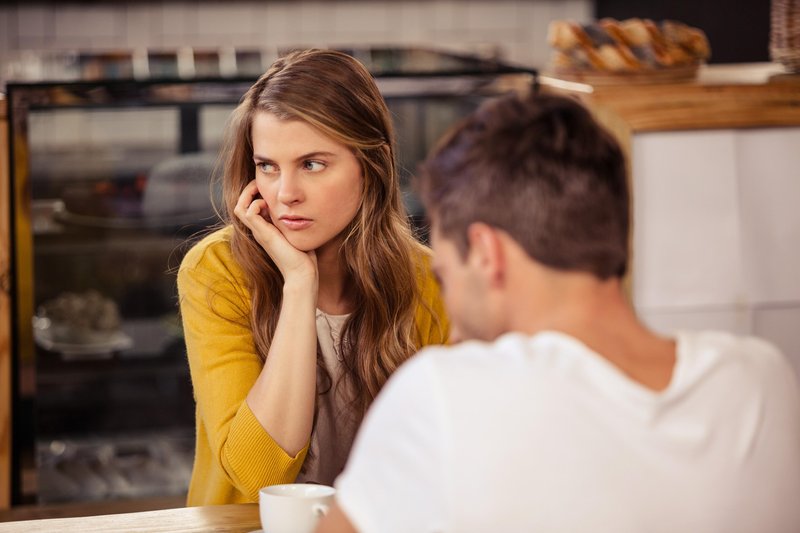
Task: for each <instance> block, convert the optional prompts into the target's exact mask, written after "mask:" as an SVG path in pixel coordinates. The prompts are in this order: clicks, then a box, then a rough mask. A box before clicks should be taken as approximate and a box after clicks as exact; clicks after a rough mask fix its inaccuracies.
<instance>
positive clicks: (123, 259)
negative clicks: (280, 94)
mask: <svg viewBox="0 0 800 533" xmlns="http://www.w3.org/2000/svg"><path fill="white" fill-rule="evenodd" d="M346 51H347V52H348V53H351V54H352V55H354V56H356V57H358V58H359V59H360V60H362V61H363V62H364V63H365V64H366V65H367V66H368V68H369V69H370V70H371V72H373V74H374V75H375V77H376V79H377V80H378V84H379V86H380V88H381V91H382V92H383V94H384V96H385V97H386V99H387V102H388V104H389V107H390V109H391V111H392V115H393V117H394V118H395V121H396V127H397V132H398V141H399V146H398V153H399V159H400V166H401V168H402V169H403V170H402V171H403V186H404V187H407V185H408V177H409V176H410V174H411V172H412V171H413V170H414V168H415V167H416V165H417V163H418V162H419V161H420V160H421V159H422V158H423V157H424V155H425V153H426V152H427V150H428V148H429V147H430V145H431V144H432V143H433V142H434V141H435V140H436V139H437V138H438V137H439V136H440V135H441V134H442V133H443V131H444V130H445V129H446V128H447V127H449V126H450V125H451V124H452V123H454V122H455V121H456V120H457V119H459V118H460V117H462V116H464V115H465V114H466V113H468V112H470V111H471V110H472V109H474V108H475V107H476V106H477V105H478V104H479V103H480V102H481V101H482V100H484V99H485V98H487V97H490V96H493V95H497V94H500V93H503V92H506V91H509V90H525V89H526V88H528V87H530V85H531V84H532V83H535V79H536V73H535V72H534V71H532V70H528V69H520V68H515V67H511V66H508V65H502V64H498V63H494V62H488V61H483V60H479V59H475V58H469V57H463V56H457V55H453V54H445V53H440V52H435V51H429V50H396V49H359V50H346ZM253 81H254V79H253V78H252V77H233V78H225V79H223V78H218V79H213V78H205V79H172V80H170V79H148V80H122V79H117V80H93V81H73V82H68V83H58V82H39V83H17V84H14V83H11V84H9V86H8V101H9V123H10V127H9V131H10V135H9V151H10V154H11V179H10V182H11V183H10V185H11V191H10V197H11V198H12V213H11V222H12V232H11V234H12V239H11V240H12V254H13V255H12V257H13V269H12V274H13V275H12V276H11V280H10V281H11V295H12V310H13V327H12V333H13V335H12V336H13V339H12V344H11V351H12V361H13V372H12V378H13V379H12V381H13V384H12V385H13V386H12V388H13V406H12V407H13V409H12V414H13V433H12V434H13V447H12V460H11V462H12V503H13V504H22V503H56V502H75V501H89V500H103V499H115V498H140V497H141V498H144V497H158V496H169V495H181V494H183V493H184V491H185V490H186V487H187V483H188V479H189V476H190V469H191V464H192V458H193V449H194V448H193V447H194V440H193V439H194V402H193V398H192V390H191V382H190V378H189V371H188V365H187V363H186V354H185V347H184V342H183V338H182V333H181V327H180V321H179V317H178V306H177V295H176V289H175V273H176V269H177V267H178V265H179V264H180V261H181V258H182V257H183V254H184V253H185V251H186V250H187V248H188V246H189V245H190V243H191V242H192V240H193V238H195V237H197V236H198V235H200V234H202V232H203V231H204V230H206V229H208V228H209V227H210V226H212V225H214V224H215V223H217V217H216V215H215V210H214V205H213V204H214V202H213V200H214V198H216V197H218V194H219V192H218V190H217V188H216V186H214V185H213V183H214V181H213V180H212V179H211V178H212V176H213V175H214V172H215V167H216V161H217V156H218V150H219V147H220V143H221V140H222V135H223V130H224V126H225V121H226V120H227V118H228V116H229V114H230V112H231V111H232V110H233V108H234V107H235V106H236V104H237V103H238V101H239V99H240V98H241V96H242V95H243V94H244V92H245V91H246V90H247V88H248V87H249V86H250V85H251V84H252V83H253ZM405 198H406V204H407V207H408V210H409V213H410V216H411V217H412V220H413V222H414V223H415V224H416V225H417V227H418V229H419V230H420V234H421V235H424V226H423V225H422V224H421V221H422V219H423V216H424V213H422V210H421V208H420V206H419V204H418V202H416V200H415V198H414V195H413V194H411V193H410V191H406V195H405Z"/></svg>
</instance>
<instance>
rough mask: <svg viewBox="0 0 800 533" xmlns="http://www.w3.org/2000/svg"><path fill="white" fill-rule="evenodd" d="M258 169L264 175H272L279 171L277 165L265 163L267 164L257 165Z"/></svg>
mask: <svg viewBox="0 0 800 533" xmlns="http://www.w3.org/2000/svg"><path fill="white" fill-rule="evenodd" d="M256 167H257V168H258V170H260V171H261V172H263V173H264V174H271V173H273V172H275V171H276V170H277V169H276V168H275V165H273V164H272V163H265V162H262V163H257V164H256Z"/></svg>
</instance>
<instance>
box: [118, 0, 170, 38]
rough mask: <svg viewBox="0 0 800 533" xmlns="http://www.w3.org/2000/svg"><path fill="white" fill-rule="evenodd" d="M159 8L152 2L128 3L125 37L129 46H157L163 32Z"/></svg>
mask: <svg viewBox="0 0 800 533" xmlns="http://www.w3.org/2000/svg"><path fill="white" fill-rule="evenodd" d="M160 15H161V12H160V9H157V8H156V7H155V6H154V5H153V4H149V3H146V4H128V5H127V12H126V13H125V38H126V42H127V43H128V47H130V48H159V47H161V46H162V38H163V33H164V28H163V26H162V24H163V18H162V17H161V16H160Z"/></svg>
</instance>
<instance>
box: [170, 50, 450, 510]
mask: <svg viewBox="0 0 800 533" xmlns="http://www.w3.org/2000/svg"><path fill="white" fill-rule="evenodd" d="M394 142H395V140H394V133H393V130H392V125H391V118H390V115H389V112H388V109H387V107H386V104H385V102H384V101H383V98H382V97H381V95H380V93H379V91H378V89H377V87H376V85H375V83H374V81H373V79H372V77H371V76H370V74H369V73H368V72H367V70H366V69H365V68H364V67H363V66H362V65H361V64H360V63H358V62H357V61H356V60H355V59H353V58H352V57H350V56H348V55H346V54H342V53H339V52H335V51H326V50H307V51H302V52H295V53H292V54H290V55H288V56H286V57H283V58H281V59H278V60H277V61H276V62H275V63H274V64H273V65H272V67H271V68H270V69H269V70H268V71H267V72H266V73H265V74H264V75H263V76H262V77H261V78H260V79H259V80H258V81H257V82H256V83H255V85H253V86H252V87H251V88H250V90H249V91H248V92H247V93H246V94H245V95H244V97H243V98H242V102H241V104H240V105H239V106H238V108H237V109H236V111H235V112H234V114H233V118H232V119H231V123H230V124H229V128H228V132H227V139H226V146H225V152H224V176H223V201H224V204H225V211H226V214H227V216H226V217H225V223H226V224H227V225H226V227H224V228H223V229H221V230H218V231H216V232H215V233H212V234H211V235H209V236H207V237H206V238H204V239H203V240H202V241H201V242H199V243H198V244H197V245H195V246H194V247H193V248H192V249H191V250H190V251H189V253H188V254H187V255H186V257H185V258H184V260H183V262H182V264H181V268H180V270H179V273H178V289H179V294H180V305H181V314H182V317H183V324H184V331H185V337H186V347H187V352H188V357H189V365H190V368H191V375H192V383H193V386H194V392H195V398H196V401H197V444H196V453H195V464H194V470H193V473H192V480H191V483H190V486H189V495H188V504H189V505H206V504H224V503H236V502H252V501H257V499H258V490H259V489H260V488H261V487H263V486H266V485H271V484H275V483H288V482H293V481H298V482H301V481H302V482H315V483H323V484H331V483H332V482H333V480H334V479H335V477H336V475H337V474H338V473H339V472H340V471H341V470H342V468H343V467H344V463H345V461H346V459H347V455H348V452H349V450H350V446H351V444H352V440H353V437H354V435H355V432H356V429H357V427H358V424H359V423H360V421H361V417H362V416H363V414H364V412H365V410H366V409H367V407H368V406H369V404H370V403H371V401H372V400H373V398H374V397H375V395H376V394H377V393H378V391H379V390H380V389H381V387H382V386H383V384H384V383H385V382H386V380H387V378H388V377H389V375H390V374H391V373H392V372H393V371H394V370H395V369H396V368H397V367H398V366H399V365H400V364H401V363H402V362H403V361H404V360H405V359H407V358H408V357H410V356H411V355H412V354H413V353H414V352H415V351H416V350H418V349H419V348H420V347H422V346H424V345H427V344H438V343H442V342H444V341H445V340H446V335H447V331H446V329H447V325H446V322H445V318H444V314H443V310H442V309H443V308H442V304H441V301H440V299H439V294H438V288H437V285H436V283H435V281H434V280H433V277H432V274H431V272H430V269H429V255H428V251H427V249H426V248H424V247H423V246H422V245H420V244H419V243H418V242H417V241H416V240H415V239H414V237H413V235H412V233H411V230H410V227H409V224H408V221H407V218H406V215H405V213H404V210H403V206H402V201H401V196H400V190H399V185H398V173H397V168H396V162H395V157H394Z"/></svg>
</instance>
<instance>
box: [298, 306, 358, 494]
mask: <svg viewBox="0 0 800 533" xmlns="http://www.w3.org/2000/svg"><path fill="white" fill-rule="evenodd" d="M316 316H317V340H318V341H319V349H320V354H321V355H322V357H321V358H320V359H318V368H317V406H316V415H315V419H314V427H313V429H312V430H311V445H310V446H309V453H308V455H307V456H306V460H305V461H304V462H303V467H302V468H301V469H300V473H299V474H298V476H297V480H296V482H297V483H319V484H322V485H333V481H334V479H336V476H338V475H339V474H340V473H341V472H342V469H343V468H344V465H345V463H346V462H347V456H348V454H349V453H350V448H351V447H352V445H353V440H354V439H355V436H356V431H357V429H358V420H356V419H355V418H354V417H353V412H352V411H353V409H352V407H351V406H349V405H347V404H348V402H349V401H350V400H351V399H352V395H351V394H349V393H348V392H347V390H346V389H347V387H346V386H345V384H344V383H343V382H342V383H340V381H341V377H342V366H341V360H340V358H339V339H340V337H341V334H342V328H343V327H344V323H345V322H346V321H347V318H348V317H349V316H350V315H329V314H327V313H325V312H323V311H320V310H319V309H317V315H316Z"/></svg>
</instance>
